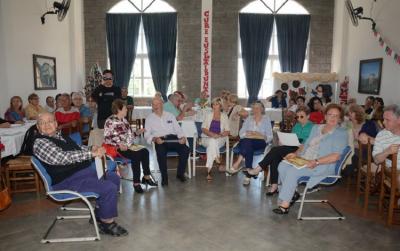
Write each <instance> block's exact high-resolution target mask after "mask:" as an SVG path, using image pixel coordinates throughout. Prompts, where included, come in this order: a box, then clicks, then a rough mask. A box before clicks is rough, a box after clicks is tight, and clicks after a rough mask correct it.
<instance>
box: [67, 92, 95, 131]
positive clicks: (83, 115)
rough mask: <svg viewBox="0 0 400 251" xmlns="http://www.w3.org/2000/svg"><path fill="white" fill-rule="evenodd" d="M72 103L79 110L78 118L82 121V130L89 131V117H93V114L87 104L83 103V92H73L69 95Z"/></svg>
mask: <svg viewBox="0 0 400 251" xmlns="http://www.w3.org/2000/svg"><path fill="white" fill-rule="evenodd" d="M71 98H72V104H73V105H74V106H75V107H76V108H77V109H78V110H79V114H80V120H81V121H82V122H83V123H84V126H83V128H82V130H83V131H84V132H88V131H89V125H87V123H88V122H89V119H93V114H92V112H91V111H90V108H89V106H87V105H85V103H84V99H83V94H82V93H81V92H73V93H72V95H71Z"/></svg>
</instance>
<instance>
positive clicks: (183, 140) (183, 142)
mask: <svg viewBox="0 0 400 251" xmlns="http://www.w3.org/2000/svg"><path fill="white" fill-rule="evenodd" d="M185 143H186V138H185V137H182V138H180V139H179V144H181V145H183V144H185Z"/></svg>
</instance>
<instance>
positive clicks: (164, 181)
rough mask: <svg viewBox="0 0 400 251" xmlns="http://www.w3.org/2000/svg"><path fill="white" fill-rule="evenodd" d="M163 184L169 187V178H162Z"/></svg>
mask: <svg viewBox="0 0 400 251" xmlns="http://www.w3.org/2000/svg"><path fill="white" fill-rule="evenodd" d="M161 186H163V187H167V186H168V179H162V181H161Z"/></svg>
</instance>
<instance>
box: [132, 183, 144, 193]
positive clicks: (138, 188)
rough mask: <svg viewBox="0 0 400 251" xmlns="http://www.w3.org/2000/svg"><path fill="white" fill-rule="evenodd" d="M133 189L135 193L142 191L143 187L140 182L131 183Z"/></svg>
mask: <svg viewBox="0 0 400 251" xmlns="http://www.w3.org/2000/svg"><path fill="white" fill-rule="evenodd" d="M133 189H135V192H136V193H143V188H142V186H141V185H140V184H138V185H133Z"/></svg>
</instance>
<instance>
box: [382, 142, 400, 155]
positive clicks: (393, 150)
mask: <svg viewBox="0 0 400 251" xmlns="http://www.w3.org/2000/svg"><path fill="white" fill-rule="evenodd" d="M399 146H400V145H399V144H392V145H390V146H389V147H388V148H386V149H385V152H386V154H387V155H390V154H395V153H398V152H399Z"/></svg>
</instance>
